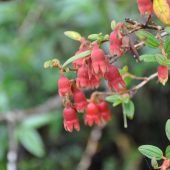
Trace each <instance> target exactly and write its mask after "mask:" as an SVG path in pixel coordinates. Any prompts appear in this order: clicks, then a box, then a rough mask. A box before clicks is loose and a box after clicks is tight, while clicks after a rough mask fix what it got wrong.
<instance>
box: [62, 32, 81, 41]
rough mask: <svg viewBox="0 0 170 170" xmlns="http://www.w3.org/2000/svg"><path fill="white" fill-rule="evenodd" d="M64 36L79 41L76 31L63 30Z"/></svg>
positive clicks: (79, 37) (79, 36)
mask: <svg viewBox="0 0 170 170" xmlns="http://www.w3.org/2000/svg"><path fill="white" fill-rule="evenodd" d="M64 34H65V36H67V37H69V38H71V39H73V40H76V41H80V40H81V35H80V34H79V33H78V32H75V31H65V32H64Z"/></svg>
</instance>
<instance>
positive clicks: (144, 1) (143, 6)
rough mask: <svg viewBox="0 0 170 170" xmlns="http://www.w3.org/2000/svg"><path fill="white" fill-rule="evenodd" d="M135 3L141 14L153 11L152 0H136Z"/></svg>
mask: <svg viewBox="0 0 170 170" xmlns="http://www.w3.org/2000/svg"><path fill="white" fill-rule="evenodd" d="M137 3H138V9H139V12H140V14H141V15H145V14H149V15H151V14H152V11H153V4H152V0H137Z"/></svg>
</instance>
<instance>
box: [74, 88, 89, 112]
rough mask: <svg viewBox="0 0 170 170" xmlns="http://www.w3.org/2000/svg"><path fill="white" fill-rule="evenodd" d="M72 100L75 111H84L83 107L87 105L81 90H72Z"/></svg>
mask: <svg viewBox="0 0 170 170" xmlns="http://www.w3.org/2000/svg"><path fill="white" fill-rule="evenodd" d="M74 102H75V107H76V110H77V111H79V112H84V111H85V108H86V107H87V100H86V96H85V94H84V93H83V92H82V91H80V90H78V89H76V90H75V91H74Z"/></svg>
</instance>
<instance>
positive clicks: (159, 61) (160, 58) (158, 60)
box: [155, 54, 167, 66]
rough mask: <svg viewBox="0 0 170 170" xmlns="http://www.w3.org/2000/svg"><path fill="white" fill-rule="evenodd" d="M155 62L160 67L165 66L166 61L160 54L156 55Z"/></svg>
mask: <svg viewBox="0 0 170 170" xmlns="http://www.w3.org/2000/svg"><path fill="white" fill-rule="evenodd" d="M155 57H156V61H157V63H158V64H160V65H165V66H166V65H167V59H166V58H165V57H164V56H163V55H162V54H156V55H155Z"/></svg>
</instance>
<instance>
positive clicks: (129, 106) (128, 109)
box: [123, 101, 135, 119]
mask: <svg viewBox="0 0 170 170" xmlns="http://www.w3.org/2000/svg"><path fill="white" fill-rule="evenodd" d="M123 113H124V114H125V115H126V116H127V117H128V118H129V119H133V117H134V113H135V106H134V104H133V102H132V101H128V102H126V103H123Z"/></svg>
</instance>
